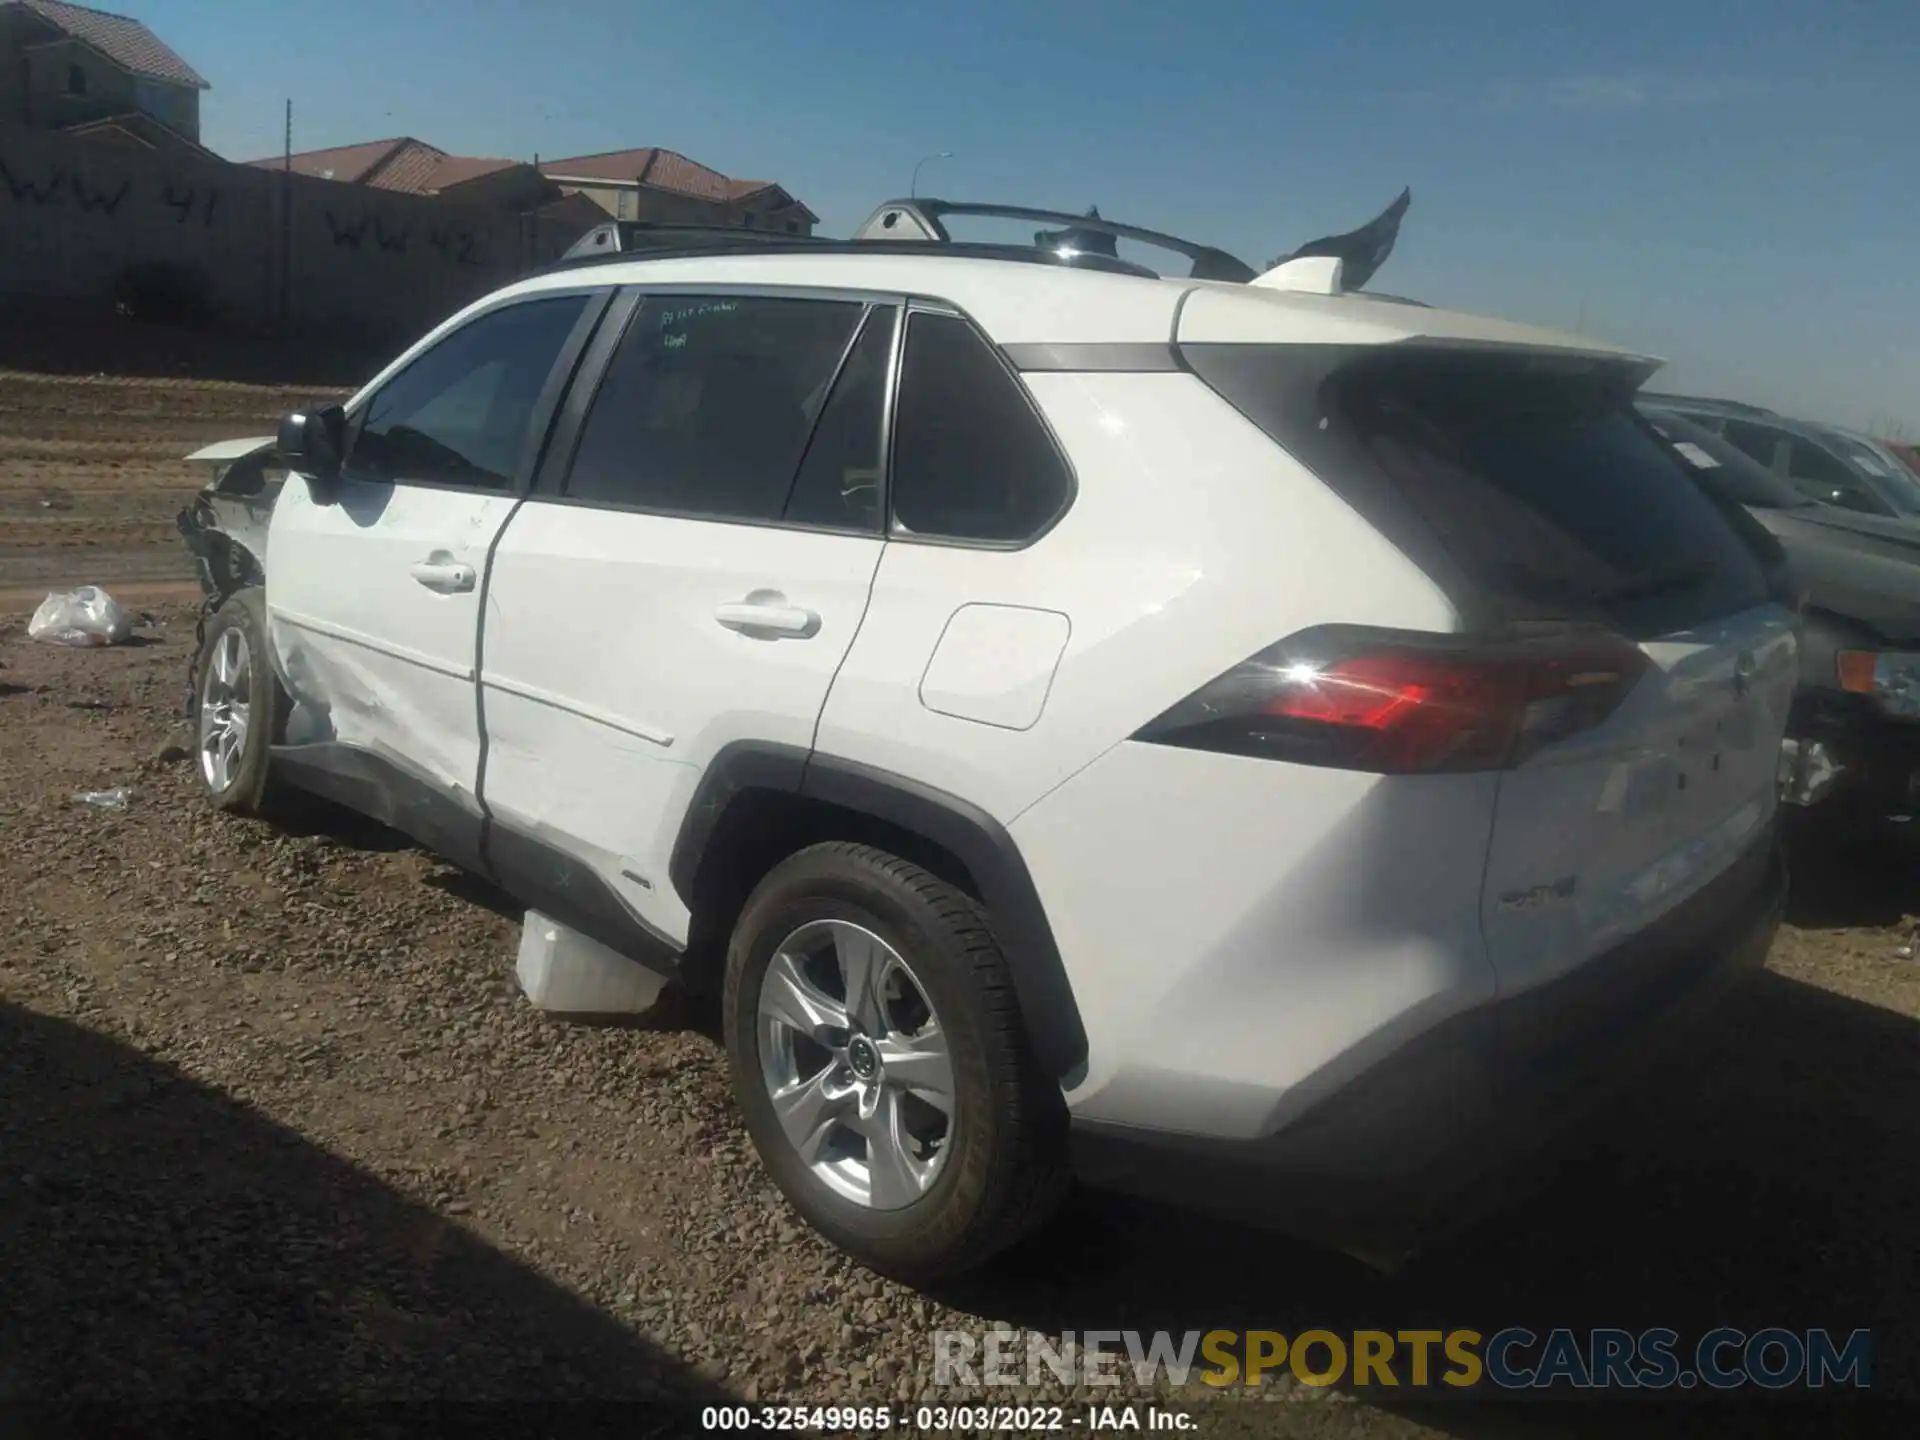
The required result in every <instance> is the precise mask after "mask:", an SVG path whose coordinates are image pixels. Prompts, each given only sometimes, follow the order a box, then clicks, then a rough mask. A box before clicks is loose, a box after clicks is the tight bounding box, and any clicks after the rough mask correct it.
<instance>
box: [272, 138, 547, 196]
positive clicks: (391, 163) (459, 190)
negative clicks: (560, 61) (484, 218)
mask: <svg viewBox="0 0 1920 1440" xmlns="http://www.w3.org/2000/svg"><path fill="white" fill-rule="evenodd" d="M247 163H248V164H249V165H253V166H257V167H258V168H260V169H262V170H278V169H280V168H281V167H282V166H283V165H285V166H289V167H290V168H291V169H292V170H293V172H294V174H296V175H307V176H311V177H312V178H313V179H316V180H337V181H339V182H340V183H341V184H343V185H366V186H369V187H371V188H372V189H375V190H393V191H397V192H398V193H400V194H402V195H448V196H450V197H455V198H459V199H463V200H470V201H473V202H474V203H476V204H496V203H497V204H503V205H508V206H511V207H513V208H528V207H532V206H536V205H540V204H543V203H545V202H546V201H548V200H551V199H554V198H556V197H557V196H558V195H559V193H560V192H559V189H558V188H557V187H556V186H553V185H551V184H549V183H548V182H547V181H546V180H545V179H543V178H542V177H541V175H540V172H539V171H538V170H536V169H534V168H533V166H532V165H530V164H528V163H527V162H526V161H524V160H498V159H494V158H492V157H489V156H479V155H449V154H448V153H447V152H446V151H444V150H442V149H440V148H439V146H437V145H429V144H428V143H427V142H426V141H424V140H416V139H414V138H413V137H412V136H411V135H401V136H398V137H396V138H394V139H392V140H371V141H367V142H365V143H363V144H359V145H337V146H334V147H333V148H332V149H329V150H306V151H302V152H301V153H300V154H297V155H294V156H292V157H286V156H280V155H271V156H268V157H267V158H266V159H263V160H250V161H248V162H247Z"/></svg>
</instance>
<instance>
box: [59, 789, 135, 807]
mask: <svg viewBox="0 0 1920 1440" xmlns="http://www.w3.org/2000/svg"><path fill="white" fill-rule="evenodd" d="M132 798H133V792H132V791H131V790H129V789H127V788H126V786H124V785H122V786H120V787H119V788H118V789H115V790H80V791H76V792H75V793H74V797H73V801H74V804H76V805H91V806H93V808H94V809H96V810H124V809H126V808H127V802H128V801H129V800H131V799H132Z"/></svg>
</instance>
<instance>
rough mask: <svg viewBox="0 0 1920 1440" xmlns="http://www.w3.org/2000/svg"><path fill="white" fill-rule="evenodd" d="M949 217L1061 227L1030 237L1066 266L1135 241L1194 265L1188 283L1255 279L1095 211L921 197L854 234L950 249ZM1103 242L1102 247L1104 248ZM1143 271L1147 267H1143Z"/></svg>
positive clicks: (1202, 251)
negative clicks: (1080, 212) (1066, 262)
mask: <svg viewBox="0 0 1920 1440" xmlns="http://www.w3.org/2000/svg"><path fill="white" fill-rule="evenodd" d="M949 215H973V216H980V217H984V218H987V219H994V220H1034V221H1038V222H1040V223H1042V224H1047V225H1059V226H1061V227H1063V228H1062V229H1061V230H1060V231H1057V232H1054V233H1051V234H1050V233H1048V232H1046V231H1041V232H1040V233H1038V234H1036V235H1035V236H1034V237H1033V246H1034V249H1036V250H1042V251H1046V250H1051V251H1052V252H1053V253H1054V254H1055V255H1057V256H1059V257H1060V258H1061V259H1065V260H1070V261H1072V260H1082V259H1086V260H1092V259H1095V258H1104V259H1117V258H1118V256H1117V255H1116V254H1115V252H1114V248H1113V242H1114V241H1115V240H1135V241H1138V242H1139V243H1141V244H1143V245H1154V246H1157V247H1159V248H1160V249H1162V250H1171V251H1173V252H1174V253H1175V254H1179V255H1184V256H1186V257H1187V258H1188V259H1189V260H1191V261H1192V262H1193V272H1192V275H1191V277H1190V278H1192V279H1195V280H1228V281H1235V282H1238V283H1240V284H1245V283H1246V282H1247V281H1249V280H1251V279H1253V277H1254V276H1255V275H1256V274H1257V273H1258V272H1257V271H1255V270H1254V268H1253V267H1252V266H1251V265H1248V264H1247V263H1246V262H1245V261H1244V260H1240V259H1237V258H1235V257H1234V256H1232V255H1229V254H1228V253H1227V252H1226V251H1224V250H1220V249H1216V248H1215V247H1214V246H1211V245H1201V244H1198V243H1196V242H1194V241H1192V240H1182V239H1181V238H1180V237H1179V236H1178V235H1168V234H1165V233H1163V232H1162V231H1159V230H1147V229H1143V228H1142V227H1141V226H1138V225H1122V224H1120V223H1119V222H1118V221H1114V220H1103V219H1102V218H1101V217H1100V213H1099V211H1098V210H1094V211H1092V212H1090V213H1088V214H1086V215H1070V214H1068V213H1067V212H1066V211H1064V210H1037V209H1035V208H1033V207H1032V206H1028V205H988V204H974V203H971V202H962V201H954V200H934V199H929V198H926V197H924V196H920V197H915V198H913V199H910V200H889V201H887V202H886V204H884V205H882V206H880V208H879V209H877V210H875V211H874V212H873V214H871V215H869V216H868V217H867V220H866V223H865V224H863V225H862V226H861V227H860V228H859V229H858V230H855V231H854V232H853V238H854V239H856V240H904V241H909V242H917V243H920V244H925V243H928V242H932V243H934V244H938V245H951V244H953V237H952V235H950V234H949V233H948V231H947V227H946V226H945V225H944V224H943V223H942V221H943V220H944V219H945V217H947V216H949ZM1102 242H1105V243H1104V244H1103V243H1102ZM1141 268H1145V267H1141Z"/></svg>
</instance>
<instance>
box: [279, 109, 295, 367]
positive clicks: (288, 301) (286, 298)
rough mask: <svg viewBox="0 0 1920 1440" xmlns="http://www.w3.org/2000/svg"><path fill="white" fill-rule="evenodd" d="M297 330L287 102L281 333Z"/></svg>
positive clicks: (282, 156) (282, 154) (290, 127)
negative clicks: (294, 313) (294, 314)
mask: <svg viewBox="0 0 1920 1440" xmlns="http://www.w3.org/2000/svg"><path fill="white" fill-rule="evenodd" d="M292 329H293V100H292V98H291V97H289V98H288V100H287V118H286V129H285V133H284V134H283V136H282V138H281V151H280V334H281V335H282V337H285V336H286V335H287V334H289V333H290V332H291V331H292Z"/></svg>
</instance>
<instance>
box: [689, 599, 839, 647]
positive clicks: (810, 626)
mask: <svg viewBox="0 0 1920 1440" xmlns="http://www.w3.org/2000/svg"><path fill="white" fill-rule="evenodd" d="M713 618H714V619H716V620H718V621H719V622H720V623H721V624H722V625H724V626H726V627H727V629H729V630H734V631H738V632H739V633H740V634H742V635H785V636H791V637H792V638H794V639H797V640H804V639H806V638H808V637H809V636H811V635H813V634H814V633H815V632H817V631H818V630H819V629H820V617H819V616H818V615H816V614H814V612H813V611H811V610H803V609H801V608H800V607H799V606H798V605H789V604H787V603H786V600H785V597H781V598H779V599H768V600H761V599H755V598H752V597H749V598H748V599H745V600H736V601H734V602H733V603H732V604H728V605H721V606H718V607H716V608H715V610H714V612H713Z"/></svg>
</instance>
